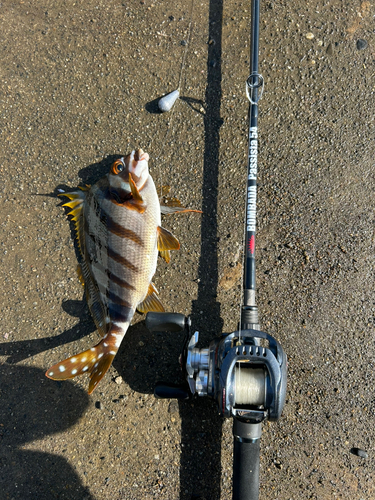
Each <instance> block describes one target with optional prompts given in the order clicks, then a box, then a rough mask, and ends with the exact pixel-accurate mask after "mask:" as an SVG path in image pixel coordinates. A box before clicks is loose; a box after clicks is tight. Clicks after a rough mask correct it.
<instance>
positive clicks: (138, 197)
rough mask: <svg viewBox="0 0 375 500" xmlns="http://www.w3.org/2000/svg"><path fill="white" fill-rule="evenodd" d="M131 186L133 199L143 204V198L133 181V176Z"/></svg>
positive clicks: (130, 180)
mask: <svg viewBox="0 0 375 500" xmlns="http://www.w3.org/2000/svg"><path fill="white" fill-rule="evenodd" d="M129 185H130V189H131V192H132V195H133V199H134V200H136V201H138V202H143V198H142V196H141V195H140V194H139V191H138V188H137V186H136V183H135V182H134V181H133V178H132V176H131V174H129Z"/></svg>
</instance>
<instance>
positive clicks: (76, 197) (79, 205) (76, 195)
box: [59, 186, 90, 283]
mask: <svg viewBox="0 0 375 500" xmlns="http://www.w3.org/2000/svg"><path fill="white" fill-rule="evenodd" d="M89 188H90V186H86V187H80V188H79V189H80V191H73V192H72V193H61V194H59V196H66V197H67V198H69V200H71V201H68V202H67V203H64V205H63V207H69V208H72V209H73V210H71V211H70V212H69V213H68V215H71V216H72V221H74V222H75V229H76V238H77V244H78V248H79V251H80V252H81V255H82V257H83V255H84V244H83V224H82V217H83V206H84V201H85V191H88V190H89ZM81 274H82V273H81ZM78 277H79V275H78ZM80 281H81V279H80ZM81 283H82V281H81Z"/></svg>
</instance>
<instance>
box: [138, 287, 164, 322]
mask: <svg viewBox="0 0 375 500" xmlns="http://www.w3.org/2000/svg"><path fill="white" fill-rule="evenodd" d="M137 309H138V311H139V312H141V313H144V314H146V313H148V312H151V311H152V312H164V311H165V309H164V307H163V304H162V303H161V302H160V300H159V297H158V291H157V290H156V288H155V285H154V284H153V283H150V284H149V286H148V292H147V295H146V298H145V299H144V300H143V301H142V302H141V303H140V304H138V306H137Z"/></svg>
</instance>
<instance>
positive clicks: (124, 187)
mask: <svg viewBox="0 0 375 500" xmlns="http://www.w3.org/2000/svg"><path fill="white" fill-rule="evenodd" d="M148 161H149V155H148V154H147V153H145V152H144V151H143V150H142V149H138V150H134V151H132V152H131V153H130V154H129V155H127V156H126V157H122V158H120V159H118V160H116V161H115V162H114V163H113V165H112V167H111V169H110V172H109V173H108V174H107V175H106V176H104V177H103V178H102V179H100V180H99V181H98V182H97V183H96V184H94V185H93V186H85V187H80V188H79V189H78V190H77V191H74V192H71V193H61V194H60V195H59V196H65V197H67V198H68V199H69V201H68V202H67V203H65V204H64V205H63V206H66V207H68V208H70V209H72V210H71V212H69V215H71V216H72V220H73V221H74V223H75V229H76V239H77V246H78V253H79V263H78V268H77V273H78V277H79V279H80V281H81V283H82V284H84V287H85V295H86V300H87V303H88V306H89V309H90V312H91V315H92V317H93V319H94V322H95V325H96V328H97V330H98V332H99V334H100V335H101V336H102V339H101V341H100V342H99V343H98V344H96V345H95V346H94V347H91V348H90V349H87V350H86V351H84V352H81V353H80V354H77V355H74V356H71V357H69V358H67V359H65V360H64V361H61V362H59V363H57V364H55V365H53V366H52V367H51V368H49V370H47V371H46V376H47V377H48V378H50V379H52V380H67V379H72V378H74V377H77V376H78V375H82V374H85V373H86V374H89V376H90V382H89V388H88V393H89V394H91V393H92V392H93V390H94V389H95V387H96V386H97V385H98V383H99V382H100V380H101V379H102V378H103V377H104V375H105V373H106V372H107V371H108V369H109V367H110V366H111V364H112V361H113V359H114V357H115V356H116V354H117V351H118V349H119V347H120V345H121V342H122V340H123V339H124V337H125V334H126V332H127V330H128V328H129V325H130V323H131V320H132V318H133V315H134V313H135V311H136V310H138V311H139V312H141V313H147V312H149V311H157V312H163V311H164V307H163V305H162V303H161V301H160V299H159V297H158V291H157V289H156V287H155V285H154V283H153V282H152V279H153V276H154V274H155V271H156V265H157V259H158V254H160V255H161V257H163V258H164V259H165V260H166V262H169V261H170V251H171V250H178V249H179V248H180V243H179V242H178V240H177V239H176V238H175V237H174V236H173V234H172V233H170V232H169V231H168V230H167V229H164V228H163V227H162V226H161V214H162V213H163V214H171V213H176V212H187V211H191V212H200V211H199V210H191V209H185V208H184V207H181V206H165V207H163V206H161V205H160V201H159V198H158V194H157V189H156V187H155V184H154V181H153V179H152V177H151V175H150V173H149V169H148Z"/></svg>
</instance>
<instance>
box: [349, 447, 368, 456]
mask: <svg viewBox="0 0 375 500" xmlns="http://www.w3.org/2000/svg"><path fill="white" fill-rule="evenodd" d="M350 452H351V453H353V455H357V457H361V458H368V453H367V451H365V450H361V448H352V449H351V450H350Z"/></svg>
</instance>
